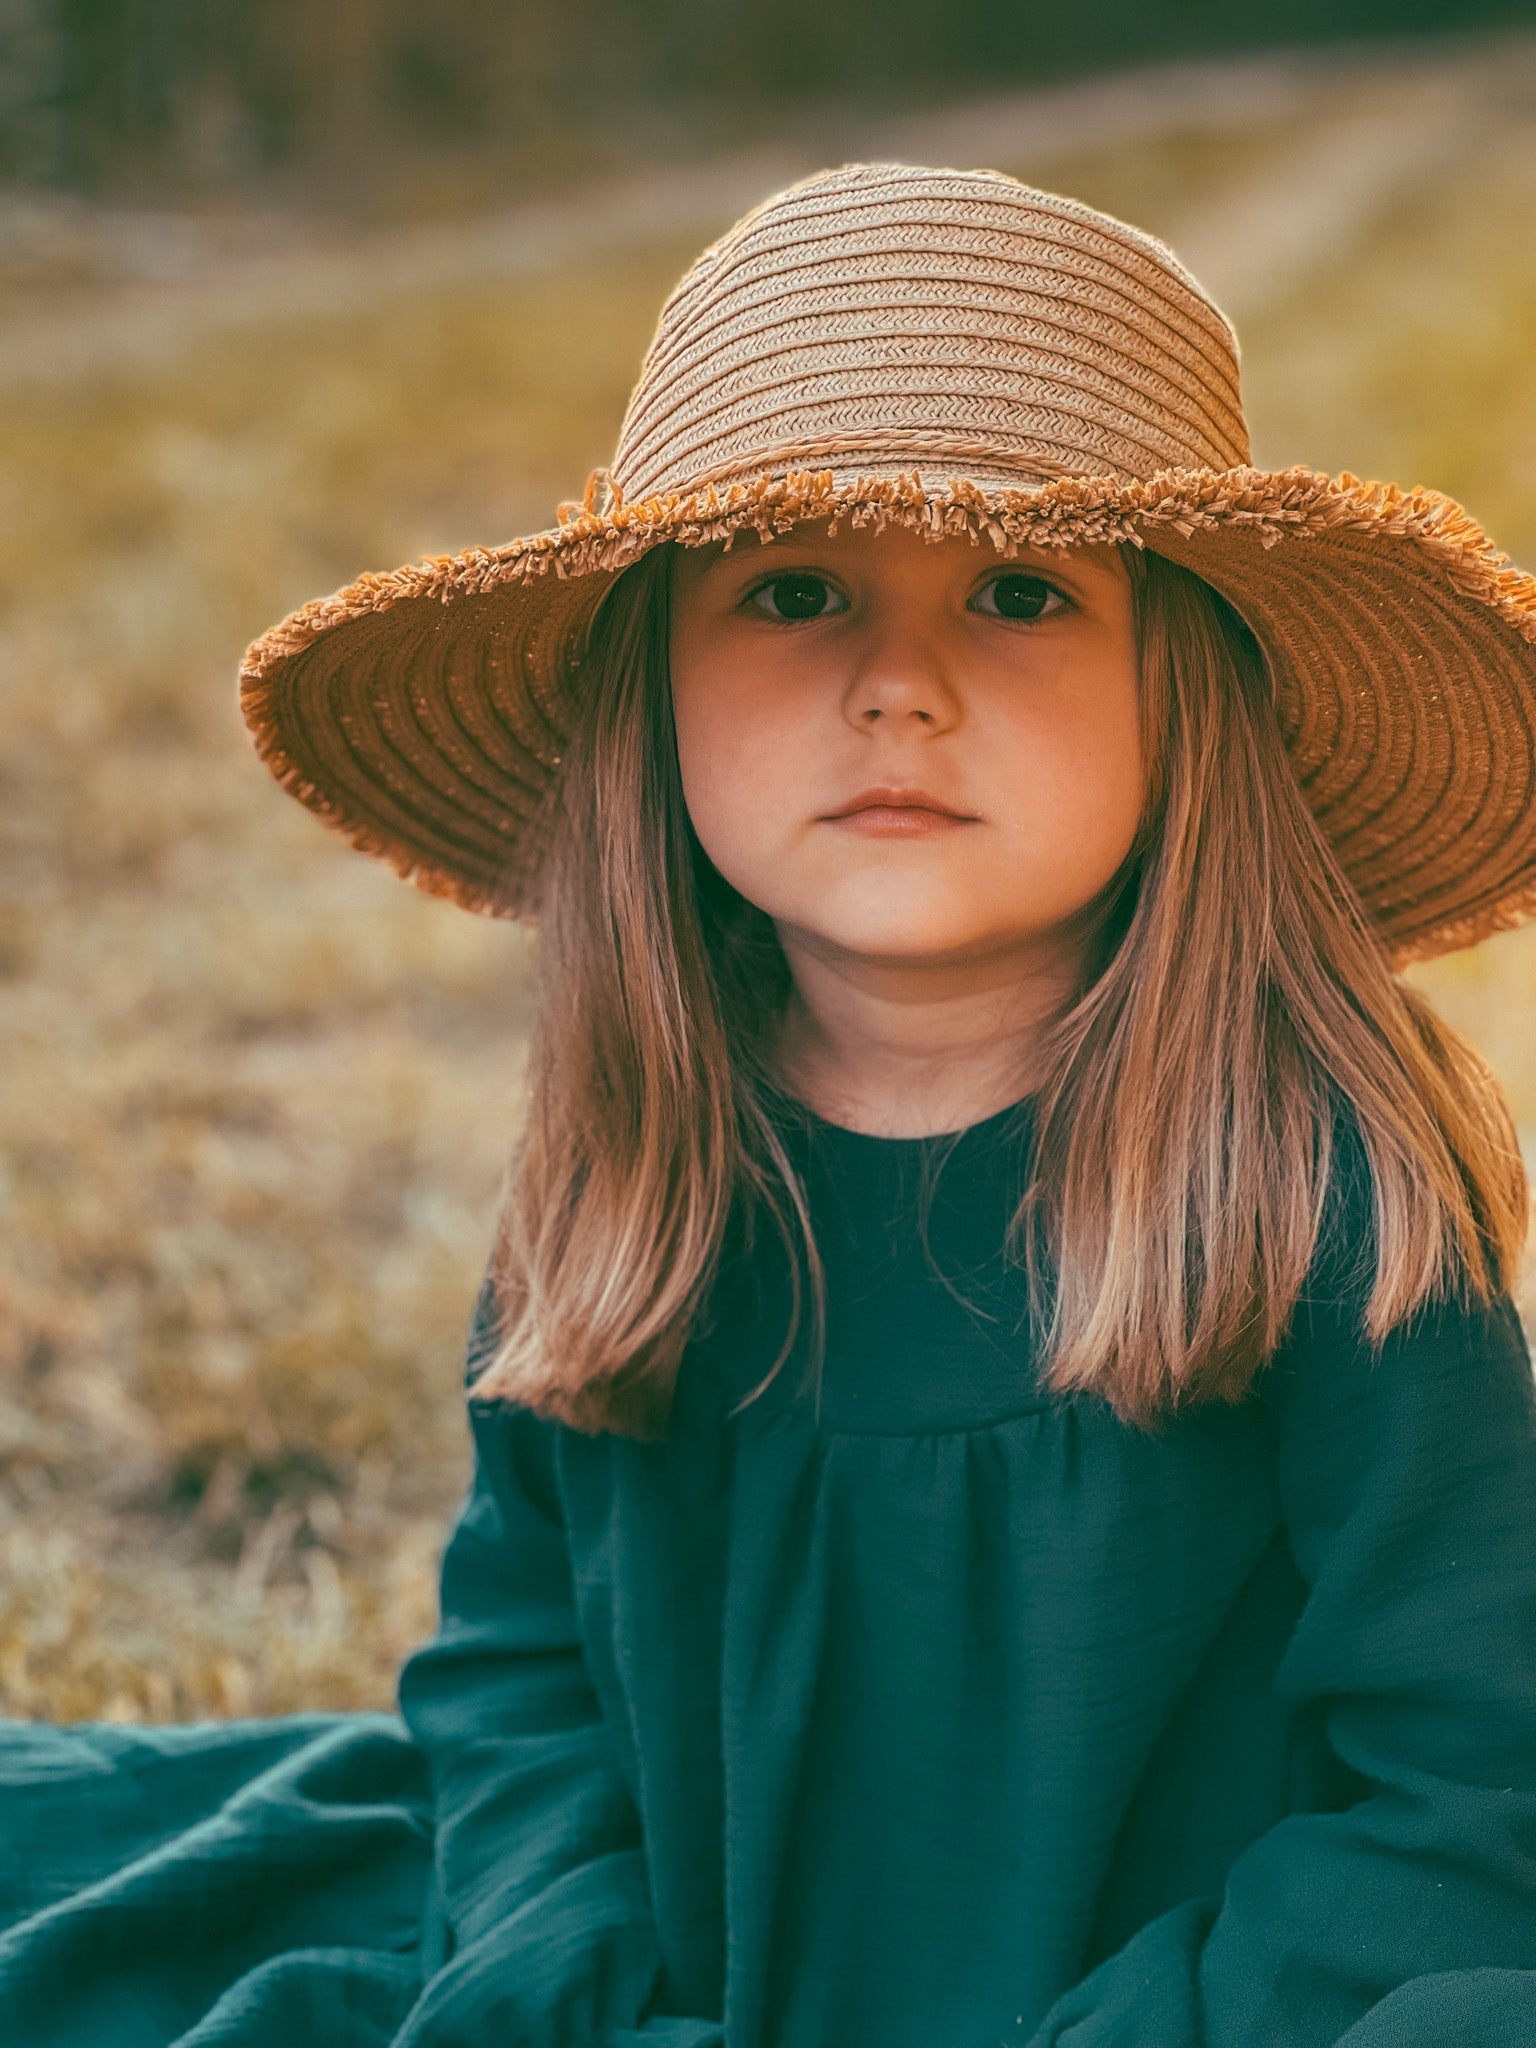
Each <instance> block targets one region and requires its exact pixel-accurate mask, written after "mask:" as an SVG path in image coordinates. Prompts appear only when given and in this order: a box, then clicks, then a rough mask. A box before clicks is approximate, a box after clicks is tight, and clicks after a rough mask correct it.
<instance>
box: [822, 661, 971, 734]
mask: <svg viewBox="0 0 1536 2048" xmlns="http://www.w3.org/2000/svg"><path fill="white" fill-rule="evenodd" d="M843 716H844V717H845V718H846V719H847V720H848V722H849V724H850V725H853V726H855V727H857V729H858V730H859V731H860V732H885V733H888V734H891V735H893V736H894V735H895V734H896V733H911V734H913V735H914V736H916V735H917V734H919V733H922V734H932V733H937V732H945V731H948V730H949V728H950V727H951V726H953V725H955V724H956V723H957V722H958V720H959V716H960V702H959V699H958V697H957V696H956V694H955V691H954V689H953V687H952V686H951V684H950V681H949V677H948V675H947V674H946V673H945V668H944V663H943V661H942V660H941V659H940V658H939V656H938V654H937V652H936V650H933V649H927V648H923V647H920V646H918V645H915V644H913V642H912V641H910V640H907V641H905V642H904V643H903V642H902V641H897V640H892V639H885V638H882V640H881V641H880V643H879V644H878V645H876V646H872V647H870V648H869V649H868V650H867V651H866V653H865V654H864V656H863V657H862V659H861V660H860V662H859V664H858V667H857V669H856V670H855V672H854V675H853V677H852V679H851V680H850V682H849V684H848V688H847V690H846V692H845V693H844V697H843Z"/></svg>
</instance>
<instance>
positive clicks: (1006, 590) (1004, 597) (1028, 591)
mask: <svg viewBox="0 0 1536 2048" xmlns="http://www.w3.org/2000/svg"><path fill="white" fill-rule="evenodd" d="M1066 602H1067V600H1066V599H1065V598H1064V597H1063V596H1062V594H1061V592H1060V591H1059V590H1056V589H1053V588H1052V586H1051V585H1050V584H1049V583H1047V582H1046V581H1045V580H1044V578H1043V577H1040V576H1026V575H1024V574H1023V573H1022V572H1021V571H1020V570H1017V569H1005V570H1003V571H1002V573H1001V574H1000V575H997V576H989V577H988V578H987V580H986V582H985V583H983V584H982V586H981V588H980V590H978V591H977V592H976V594H975V596H974V597H973V598H972V599H971V609H972V611H978V612H988V613H990V614H991V615H992V617H993V618H998V619H1044V618H1049V617H1050V615H1051V614H1052V613H1053V612H1059V611H1061V610H1063V609H1064V607H1065V605H1066Z"/></svg>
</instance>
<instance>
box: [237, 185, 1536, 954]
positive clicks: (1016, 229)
mask: <svg viewBox="0 0 1536 2048" xmlns="http://www.w3.org/2000/svg"><path fill="white" fill-rule="evenodd" d="M835 514H840V515H843V516H852V517H854V518H858V519H863V520H870V521H872V522H875V523H877V524H878V523H886V522H890V521H897V522H900V523H901V524H903V525H906V526H910V527H915V528H917V529H919V530H922V531H925V532H928V533H932V534H935V535H938V534H943V533H967V534H971V535H975V536H979V537H983V538H986V539H990V540H991V541H992V542H993V543H994V544H995V545H996V546H998V547H1000V548H1005V547H1008V546H1012V545H1020V544H1025V543H1030V544H1034V545H1036V546H1041V545H1044V546H1055V545H1060V546H1072V545H1083V544H1095V543H1105V542H1134V543H1140V544H1142V545H1145V546H1147V547H1151V548H1154V549H1156V550H1157V551H1158V552H1160V553H1162V554H1164V555H1167V556H1169V557H1170V558H1172V559H1173V560H1175V561H1178V562H1181V563H1183V564H1184V565H1185V566H1186V567H1188V568H1190V569H1193V570H1194V571H1196V572H1197V573H1198V574H1199V575H1201V576H1204V577H1205V578H1206V579H1207V580H1208V581H1209V582H1210V583H1212V584H1213V585H1214V586H1215V587H1216V588H1217V589H1218V590H1220V591H1221V592H1222V593H1223V594H1224V595H1225V596H1226V597H1228V598H1229V599H1230V600H1231V601H1232V603H1233V604H1235V605H1236V606H1237V608H1238V610H1239V611H1240V612H1241V613H1242V614H1243V616H1244V617H1245V618H1246V619H1247V621H1248V623H1249V625H1250V626H1251V627H1252V628H1253V630H1254V632H1255V633H1256V634H1257V636H1258V638H1259V640H1260V642H1261V644H1262V645H1263V647H1264V649H1265V652H1266V655H1267V657H1268V660H1269V665H1270V669H1271V673H1272V677H1273V681H1274V688H1275V698H1276V706H1277V711H1278V716H1279V719H1280V724H1281V729H1282V731H1283V733H1284V735H1285V740H1286V744H1287V747H1288V749H1289V751H1290V756H1291V760H1292V762H1293V765H1294V767H1295V770H1296V774H1297V777H1298V779H1299V781H1300V783H1301V786H1302V788H1303V789H1304V791H1305V792H1306V795H1307V798H1308V801H1309V802H1310V804H1311V806H1312V809H1313V811H1314V813H1315V815H1316V816H1317V818H1318V820H1319V823H1320V824H1321V826H1322V828H1323V830H1324V832H1325V833H1326V834H1327V836H1328V838H1329V840H1330V842H1331V843H1332V845H1333V846H1334V848H1335V849H1336V851H1337V853H1338V856H1339V858H1340V860H1341V862H1342V864H1343V866H1344V868H1345V871H1346V872H1347V874H1348V875H1349V876H1350V879H1351V881H1352V882H1353V884H1354V886H1355V888H1356V889H1357V890H1358V891H1359V893H1360V896H1361V898H1362V900H1363V901H1364V903H1365V905H1366V908H1367V910H1368V911H1369V913H1370V915H1371V916H1372V918H1373V919H1374V920H1375V922H1376V925H1377V927H1378V929H1379V930H1380V931H1381V933H1382V936H1383V940H1384V942H1385V944H1386V946H1387V948H1388V950H1389V952H1390V953H1391V955H1392V957H1393V958H1394V960H1396V961H1397V962H1399V963H1401V962H1404V961H1407V960H1409V959H1414V958H1423V957H1428V956H1429V955H1432V954H1435V953H1441V952H1445V951H1448V950H1450V949H1452V948H1454V947H1458V946H1463V945H1468V944H1470V943H1472V942H1473V941H1475V940H1477V939H1480V938H1482V937H1484V936H1486V935H1487V934H1489V933H1491V932H1493V931H1496V930H1499V929H1502V928H1504V927H1507V926H1509V925H1513V924H1516V923H1519V922H1521V921H1523V920H1524V919H1525V918H1527V917H1529V916H1532V915H1536V582H1533V580H1532V578H1531V577H1529V576H1527V575H1525V574H1523V573H1521V572H1520V571H1519V570H1517V569H1515V568H1514V567H1512V565H1511V564H1510V563H1509V562H1508V560H1507V558H1506V557H1505V556H1503V555H1502V554H1500V553H1499V551H1498V550H1497V549H1496V548H1495V547H1494V546H1493V545H1492V543H1491V542H1490V541H1489V540H1488V538H1487V537H1486V535H1485V534H1484V533H1483V532H1482V531H1481V529H1480V528H1479V527H1478V526H1477V525H1476V524H1475V522H1474V521H1473V520H1472V519H1471V518H1470V517H1469V516H1468V514H1467V513H1465V512H1464V511H1463V510H1462V508H1461V507H1460V506H1459V505H1457V504H1455V503H1454V502H1453V501H1452V500H1450V499H1448V498H1445V497H1443V496H1441V495H1440V494H1438V493H1436V492H1433V491H1425V490H1411V491H1404V490H1401V489H1399V488H1397V487H1396V486H1394V485H1387V484H1365V483H1361V482H1360V481H1359V480H1357V479H1356V478H1354V477H1351V476H1348V475H1345V476H1341V477H1337V478H1334V477H1329V476H1326V475H1323V474H1322V473H1320V472H1318V471H1315V470H1311V469H1306V468H1298V469H1292V470H1287V471H1283V472H1279V473H1275V472H1266V471H1263V470H1258V469H1255V468H1253V467H1252V466H1251V464H1250V459H1249V445H1248V436H1247V430H1246V427H1245V425H1244V421H1243V413H1242V401H1241V394H1240V388H1239V378H1238V359H1237V344H1236V340H1235V337H1234V336H1233V333H1232V330H1231V328H1230V327H1229V325H1228V324H1227V322H1226V320H1225V319H1224V317H1223V316H1222V314H1221V313H1220V312H1219V311H1218V310H1217V308H1216V307H1215V306H1214V305H1212V303H1211V301H1210V300H1209V299H1208V298H1207V296H1206V295H1205V293H1204V292H1203V291H1202V290H1201V289H1200V287H1199V285H1198V284H1197V283H1196V282H1195V280H1194V279H1193V278H1192V277H1191V276H1190V275H1189V274H1188V272H1187V271H1185V270H1184V269H1183V267H1182V266H1181V265H1180V263H1179V262H1178V260H1177V258H1176V257H1175V256H1174V255H1173V254H1172V253H1171V252H1170V251H1169V250H1168V249H1166V248H1165V247H1164V246H1163V245H1162V244H1161V243H1159V242H1157V241H1155V240H1153V239H1152V237H1150V236H1148V235H1144V234H1141V233H1139V232H1138V231H1137V230H1136V229H1134V228H1130V227H1127V226H1126V225H1124V223H1122V222H1120V221H1117V220H1113V219H1111V218H1110V217H1109V216H1107V215H1105V214H1100V213H1096V212H1094V211H1093V210H1092V209H1090V208H1088V207H1084V206H1080V205H1077V204H1075V203H1074V202H1072V201H1070V200H1066V199H1062V198H1058V197H1056V196H1055V195H1053V194H1050V193H1045V192H1039V191H1035V190H1033V189H1032V188H1030V187H1028V186H1025V185H1021V184H1019V183H1018V182H1017V181H1016V180H1014V179H1012V178H1007V177H1004V176H1002V175H1000V174H998V173H996V172H991V171H952V170H930V169H925V168H922V167H918V166H913V165H906V164H864V165H858V164H856V165H849V166H845V167H844V168H842V169H840V170H837V171H830V172H825V173H823V174H822V175H820V176H819V177H816V178H812V179H808V180H806V181H805V182H803V183H802V184H799V185H796V186H792V187H790V188H789V190H787V191H785V192H781V193H779V194H776V195H775V196H774V197H773V198H771V199H769V200H767V201H765V202H764V203H763V205H761V206H759V207H757V208H756V209H755V210H754V211H753V212H751V213H749V214H748V215H747V216H746V217H745V218H744V219H743V220H741V221H740V222H738V223H737V225H736V226H735V227H734V228H733V229H731V231H730V232H729V233H728V234H727V235H725V236H724V237H723V238H722V239H721V240H720V241H719V242H717V243H715V244H714V245H713V246H712V247H711V248H710V249H708V250H706V251H705V253H704V254H703V255H702V256H701V257H700V258H699V260H698V262H697V263H696V264H695V265H694V266H693V268H692V269H691V270H690V271H689V272H688V274H687V275H686V277H684V278H683V280H682V282H681V283H680V284H679V285H678V286H677V288H676V290H675V291H674V292H673V294H672V296H671V297H670V298H669V299H668V301H667V303H666V305H665V306H664V307H663V309H662V314H661V319H660V323H659V326H658V328H657V332H656V336H655V339H654V341H653V342H652V344H651V347H650V350H649V352H648V354H647V356H646V359H645V362H644V365H643V366H642V369H641V373H640V378H639V382H638V383H637V385H636V387H635V390H634V394H633V396H632V398H631V400H630V404H629V408H628V411H627V413H626V416H625V419H624V423H623V427H622V429H621V432H620V436H619V445H618V449H617V452H616V454H615V456H614V459H613V464H612V467H611V469H609V470H601V471H598V472H595V473H594V475H593V477H592V478H591V479H590V480H589V483H588V486H587V490H586V494H585V497H584V499H583V501H582V502H581V503H580V504H570V505H564V506H562V507H561V508H560V513H559V519H558V523H557V524H556V525H555V526H554V527H552V528H550V529H547V530H546V531H544V532H542V533H538V534H534V535H531V536H528V537H525V538H522V539H518V540H513V541H510V542H507V543H505V544H503V545H501V546H497V547H489V548H476V549H470V550H468V551H467V552H466V553H464V554H462V555H456V556H444V557H438V558H434V559H432V560H429V561H426V562H422V563H417V564H414V565H410V566H408V567H405V568H402V569H398V570H396V571H394V572H392V573H390V574H387V575H370V576H365V577H363V578H362V579H361V580H360V581H359V582H357V583H354V584H352V585H350V586H349V587H348V588H347V589H345V590H342V591H339V592H337V593H336V594H335V595H334V596H331V597H326V598H320V599H316V600H315V601H314V602H312V603H311V604H308V605H305V606H304V607H303V608H302V609H301V610H299V611H297V612H295V613H293V614H292V615H291V616H290V617H289V618H287V619H284V620H283V621H282V622H281V623H280V624H278V625H277V626H275V627H273V628H272V630H271V631H270V632H268V633H266V634H264V635H263V636H262V638H261V639H259V640H257V641H256V642H255V643H254V644H253V645H252V647H251V648H250V649H249V650H248V652H247V654H246V657H245V662H244V665H243V668H242V675H241V691H242V704H243V708H244V711H245V716H246V719H247V722H248V724H249V725H250V728H251V730H252V733H253V736H254V738H255V740H256V743H257V746H258V748H259V750H260V752H261V754H262V756H263V758H264V759H265V760H266V761H267V763H268V765H269V767H270V768H271V769H272V771H273V773H274V774H275V775H277V776H278V777H279V779H280V780H281V781H282V782H283V783H284V785H285V786H286V787H287V788H288V789H289V790H290V791H291V792H292V793H293V794H294V795H295V796H296V797H298V798H299V799H300V801H302V802H303V803H305V804H307V805H308V806H309V807H310V808H311V809H313V810H315V811H316V812H317V813H318V814H319V815H320V816H321V817H322V818H324V819H325V820H326V822H327V823H329V824H331V825H333V826H335V827H336V828H337V829H338V830H340V831H342V832H343V833H345V834H346V836H347V837H348V838H349V839H350V840H351V841H352V842H353V843H354V844H355V845H357V846H359V847H361V848H362V849H364V850H365V851H367V852H370V853H374V854H377V855H380V856H382V857H383V858H384V859H386V860H387V861H389V862H390V863H391V865H392V866H394V867H395V868H396V870H397V871H398V872H399V873H401V874H403V875H405V876H407V877H408V878H409V879H410V880H412V881H414V882H416V883H417V884H418V885H419V886H421V887H423V888H426V889H428V890H431V891H432V892H434V893H436V894H440V895H444V896H448V897H450V898H452V899H453V900H454V901H456V902H459V903H462V904H464V905H465V906H467V907H469V908H471V909H476V910H484V911H489V912H492V913H494V914H497V915H502V916H511V917H528V916H531V915H533V914H534V911H535V908H536V903H537V888H538V874H539V864H540V852H541V847H542V845H543V842H544V836H545V831H546V828H547V821H548V818H549V816H550V806H551V805H552V804H553V803H557V802H558V800H559V763H560V757H561V751H562V747H563V743H564V738H565V735H566V733H567V732H568V731H569V730H570V726H571V722H572V721H573V719H575V718H577V717H579V716H580V653H581V649H582V645H583V641H584V638H585V634H586V631H587V629H588V627H589V626H590V623H591V620H592V617H593V614H594V613H595V611H596V608H597V605H598V603H599V602H600V600H601V598H602V596H603V593H604V591H605V590H606V589H607V588H608V587H609V585H610V584H611V583H612V581H613V579H614V577H615V576H616V575H618V574H619V573H620V572H621V571H622V570H623V569H624V568H626V567H628V566H629V565H630V564H631V563H632V562H634V561H636V560H638V559H639V557H640V556H641V555H642V554H644V553H645V552H646V550H647V549H649V548H651V547H654V546H655V545H656V544H657V543H658V542H661V541H667V540H671V541H676V542H679V543H681V544H683V545H685V546H699V545H703V544H706V543H709V542H712V541H716V540H721V539H725V538H727V537H728V536H729V535H730V534H732V533H733V532H735V531H738V530H740V529H742V528H746V527H751V528H754V529H756V530H757V531H758V532H760V533H763V534H765V535H766V534H772V533H781V532H784V531H787V530H788V529H789V528H790V527H791V526H793V525H794V524H795V523H797V522H798V521H801V520H814V519H825V518H827V517H830V516H833V515H835Z"/></svg>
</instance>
